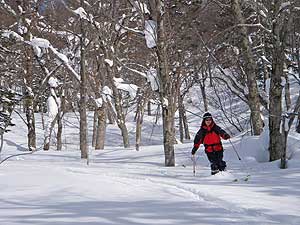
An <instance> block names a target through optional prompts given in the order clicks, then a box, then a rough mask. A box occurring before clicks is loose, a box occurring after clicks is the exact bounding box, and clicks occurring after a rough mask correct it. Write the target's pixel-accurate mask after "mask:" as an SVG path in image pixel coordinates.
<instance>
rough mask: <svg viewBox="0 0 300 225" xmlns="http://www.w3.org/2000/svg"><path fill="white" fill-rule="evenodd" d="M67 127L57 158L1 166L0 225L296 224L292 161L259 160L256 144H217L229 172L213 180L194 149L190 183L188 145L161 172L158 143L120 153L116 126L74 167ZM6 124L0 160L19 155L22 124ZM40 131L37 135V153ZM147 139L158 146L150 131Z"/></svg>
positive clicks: (299, 203) (295, 162)
mask: <svg viewBox="0 0 300 225" xmlns="http://www.w3.org/2000/svg"><path fill="white" fill-rule="evenodd" d="M68 119H69V125H68V126H67V127H65V128H66V130H65V131H66V132H65V135H64V140H65V142H67V143H69V144H68V145H67V148H64V150H63V151H61V152H57V151H54V150H53V149H52V150H50V151H47V152H45V151H37V152H35V153H33V154H29V155H22V156H18V157H13V158H10V159H9V160H7V161H5V162H4V163H2V164H0V186H1V191H0V224H3V225H17V224H18V225H19V224H34V225H48V224H49V225H50V224H57V225H71V224H72V225H83V224H84V225H85V224H89V225H96V224H97V225H98V224H99V225H116V224H120V225H121V224H122V225H127V224H128V225H135V224H136V225H137V224H149V225H150V224H159V225H167V224H172V225H182V224H189V225H202V224H217V225H229V224H230V225H231V224H243V225H244V224H255V225H269V224H280V223H281V224H286V225H292V224H293V225H296V224H300V215H299V213H300V190H299V186H300V163H299V161H300V158H299V157H293V158H292V159H291V160H290V161H289V168H288V169H285V170H280V169H279V168H278V163H279V162H273V163H268V162H258V160H257V159H259V158H262V157H261V156H257V152H262V151H263V150H261V149H262V144H260V142H261V140H260V139H259V137H247V136H240V137H235V138H232V139H231V142H229V141H224V142H223V144H224V148H225V149H226V150H225V153H224V155H225V160H226V161H227V164H228V171H227V172H223V173H220V174H217V175H215V176H210V169H209V164H208V161H207V159H206V156H205V154H204V153H203V151H202V150H203V149H202V148H200V149H199V150H198V152H197V157H196V160H197V161H196V174H195V176H194V175H193V163H192V160H191V158H190V149H191V147H192V144H191V143H185V144H179V145H176V167H164V155H163V147H162V145H147V146H142V147H141V150H140V151H139V152H137V151H135V150H134V149H123V148H122V147H120V146H119V145H120V143H121V142H122V140H121V139H120V137H119V138H116V136H117V135H119V134H118V133H117V130H116V128H115V127H109V128H108V135H107V136H108V142H109V143H108V145H107V146H108V147H106V149H105V150H102V151H92V150H91V151H90V163H89V165H87V163H86V160H82V159H80V151H79V150H78V148H79V146H78V141H79V140H78V138H79V137H78V135H77V131H78V130H77V128H76V126H75V125H74V124H75V121H76V119H75V118H72V117H68ZM37 120H38V125H40V124H39V119H37ZM149 120H150V119H149ZM146 121H147V119H146ZM14 122H17V126H16V127H14V128H13V129H12V131H11V132H9V133H8V134H6V135H5V137H4V140H5V143H4V149H3V153H2V155H1V158H2V159H4V158H5V157H6V156H9V155H10V154H14V153H20V152H23V151H24V150H25V148H26V135H24V134H26V132H25V131H26V130H25V126H24V125H22V122H21V120H20V119H19V118H15V121H14ZM72 124H73V125H72ZM132 126H133V125H132ZM37 127H39V126H37ZM129 127H130V126H129ZM145 129H146V132H149V130H152V128H151V127H148V128H147V127H146V128H145ZM155 129H156V128H155ZM42 133H43V131H42V130H39V129H38V136H39V137H40V138H38V140H39V143H38V144H39V146H40V145H41V140H42V138H41V135H42ZM75 134H76V135H75ZM131 134H133V133H132V132H131ZM148 134H149V133H148ZM132 136H133V135H132ZM152 136H153V137H152V141H153V140H156V141H158V140H159V139H160V138H161V136H160V134H159V132H153V134H152ZM113 137H114V138H113ZM147 138H148V139H149V135H148V137H147ZM148 139H147V140H148ZM294 140H297V137H295V139H294ZM298 140H299V139H298ZM144 141H145V140H144ZM131 143H132V144H133V143H134V142H133V141H132V142H131ZM150 143H152V142H150ZM295 143H297V141H295ZM233 146H234V149H236V150H237V151H238V153H239V155H240V156H241V158H242V160H238V158H237V156H236V153H235V151H234V149H233ZM295 156H297V152H296V154H295ZM247 175H250V178H249V180H248V181H244V180H243V179H244V178H245V177H246V176H247ZM236 180H237V181H236Z"/></svg>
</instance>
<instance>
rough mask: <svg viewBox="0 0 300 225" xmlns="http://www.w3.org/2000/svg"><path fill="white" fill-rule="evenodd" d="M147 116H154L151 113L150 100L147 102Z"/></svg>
mask: <svg viewBox="0 0 300 225" xmlns="http://www.w3.org/2000/svg"><path fill="white" fill-rule="evenodd" d="M147 115H148V116H152V113H151V101H150V100H148V102H147Z"/></svg>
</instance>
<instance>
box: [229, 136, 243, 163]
mask: <svg viewBox="0 0 300 225" xmlns="http://www.w3.org/2000/svg"><path fill="white" fill-rule="evenodd" d="M229 142H230V144H231V145H232V148H233V150H234V151H235V153H236V155H237V157H238V159H239V160H242V159H241V157H240V156H239V153H238V152H237V150H236V148H235V147H234V145H233V144H232V142H231V140H230V139H229Z"/></svg>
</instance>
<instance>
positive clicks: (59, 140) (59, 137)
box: [57, 90, 66, 151]
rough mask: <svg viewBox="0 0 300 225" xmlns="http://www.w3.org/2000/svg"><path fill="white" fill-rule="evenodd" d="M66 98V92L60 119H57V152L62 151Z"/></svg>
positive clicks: (59, 113)
mask: <svg viewBox="0 0 300 225" xmlns="http://www.w3.org/2000/svg"><path fill="white" fill-rule="evenodd" d="M65 106H66V97H65V94H64V90H63V92H62V95H61V106H60V107H58V117H57V126H58V128H57V151H61V150H62V132H63V116H64V114H65Z"/></svg>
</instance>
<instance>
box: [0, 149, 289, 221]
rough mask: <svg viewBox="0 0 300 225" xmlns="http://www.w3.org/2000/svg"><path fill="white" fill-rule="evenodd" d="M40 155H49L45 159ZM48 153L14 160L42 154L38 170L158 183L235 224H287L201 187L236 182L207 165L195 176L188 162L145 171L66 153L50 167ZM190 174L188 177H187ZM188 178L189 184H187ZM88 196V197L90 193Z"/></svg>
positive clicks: (136, 184)
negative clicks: (218, 211) (214, 173)
mask: <svg viewBox="0 0 300 225" xmlns="http://www.w3.org/2000/svg"><path fill="white" fill-rule="evenodd" d="M41 156H46V157H45V158H43V157H41ZM49 156H50V157H51V155H47V154H46V155H45V154H44V153H43V154H42V155H39V154H37V155H35V156H33V155H31V156H30V157H26V156H24V157H19V158H18V159H15V160H14V161H15V162H16V161H19V160H20V163H21V162H22V163H24V166H25V167H26V166H28V167H30V166H31V164H30V163H31V162H36V161H35V159H34V158H32V157H38V158H40V157H41V161H40V164H39V165H35V168H36V169H37V167H44V168H45V167H48V168H49V170H55V171H57V172H58V173H62V172H63V173H66V176H68V175H74V178H75V179H81V177H80V176H78V174H82V175H86V176H93V178H95V179H97V180H101V178H102V177H104V179H103V180H109V181H110V182H113V183H116V184H118V183H119V184H123V185H127V186H134V187H137V188H139V189H147V188H148V187H149V186H155V187H158V188H160V189H162V190H172V193H178V192H180V193H181V194H182V195H184V196H185V198H186V199H187V201H192V202H197V204H198V205H199V207H200V208H201V207H202V208H203V207H204V206H207V208H208V209H211V208H214V209H222V212H225V213H226V214H230V215H233V216H234V218H240V220H239V221H234V223H236V222H237V223H238V224H248V225H253V224H255V225H266V224H268V225H271V224H279V223H284V221H283V222H281V221H280V218H279V217H276V218H274V217H272V216H271V215H269V214H265V213H263V210H262V209H259V208H257V209H256V208H254V209H253V208H246V207H243V206H242V205H241V204H237V203H233V202H230V201H227V200H226V199H222V198H218V197H216V196H213V192H212V194H210V191H207V190H205V189H203V190H201V183H204V182H209V185H210V186H213V185H216V186H217V185H218V183H219V184H220V183H222V185H223V186H226V185H231V186H233V185H235V184H236V183H234V182H233V181H232V180H233V178H232V177H229V178H228V177H226V176H225V177H211V176H210V175H207V174H208V173H209V168H208V167H201V168H199V167H198V172H197V174H196V176H195V177H193V175H192V172H191V168H192V167H191V166H190V165H187V166H186V167H184V169H183V167H182V166H177V167H174V168H172V169H170V168H167V167H159V166H157V165H155V166H153V165H150V166H149V167H147V170H145V166H140V165H139V164H138V163H139V162H135V161H133V162H131V163H130V164H126V162H129V161H130V160H131V159H128V158H127V159H120V160H121V161H116V162H113V163H102V162H100V163H99V162H98V161H97V160H99V159H97V158H94V159H92V160H91V164H90V166H85V165H84V162H83V161H82V162H78V159H76V157H74V158H71V160H70V158H65V156H63V157H61V158H60V160H61V161H53V159H51V161H52V164H51V166H49V158H48V157H49ZM59 157H60V156H59ZM98 157H99V156H98ZM74 163H75V165H74ZM137 164H138V165H137ZM99 171H101V172H99ZM1 175H2V176H3V175H4V174H0V176H1ZM230 175H231V176H234V178H236V177H237V176H236V174H232V173H230ZM156 176H157V177H156ZM188 176H189V179H187V177H188ZM239 176H241V173H239ZM250 179H251V178H250ZM136 181H138V182H136ZM187 181H188V183H186V182H187ZM239 183H240V182H239ZM245 183H246V182H245ZM85 197H86V198H89V197H88V196H85ZM90 199H92V198H90ZM206 211H209V210H206ZM249 217H250V218H252V221H253V222H246V221H247V220H248V221H249ZM243 218H247V219H245V222H244V223H241V221H243ZM250 221H251V220H250ZM260 221H262V222H260Z"/></svg>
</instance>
